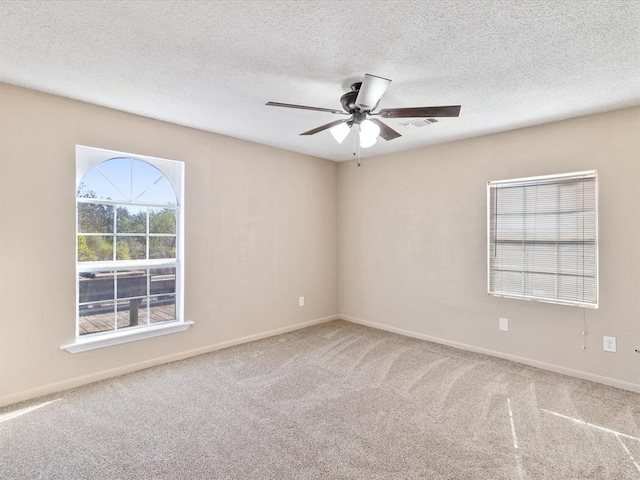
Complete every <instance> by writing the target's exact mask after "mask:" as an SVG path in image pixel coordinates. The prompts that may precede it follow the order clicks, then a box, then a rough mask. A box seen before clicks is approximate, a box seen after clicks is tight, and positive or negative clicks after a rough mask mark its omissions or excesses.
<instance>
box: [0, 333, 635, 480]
mask: <svg viewBox="0 0 640 480" xmlns="http://www.w3.org/2000/svg"><path fill="white" fill-rule="evenodd" d="M43 402H51V403H47V404H44V405H42V404H43ZM38 405H41V406H40V408H35V409H32V410H23V409H25V408H26V409H28V408H29V407H32V406H38ZM639 463H640V395H637V394H633V393H630V392H625V391H622V390H618V389H615V388H609V387H605V386H602V385H598V384H593V383H590V382H585V381H581V380H577V379H574V378H569V377H565V376H562V375H556V374H553V373H549V372H545V371H541V370H537V369H534V368H530V367H527V366H523V365H519V364H515V363H510V362H507V361H503V360H499V359H495V358H491V357H486V356H483V355H477V354H471V353H466V352H463V351H459V350H455V349H451V348H448V347H443V346H440V345H436V344H433V343H428V342H424V341H420V340H414V339H410V338H405V337H401V336H398V335H394V334H390V333H387V332H381V331H377V330H373V329H369V328H366V327H361V326H357V325H353V324H350V323H347V322H342V321H336V322H331V323H327V324H323V325H318V326H315V327H311V328H307V329H304V330H300V331H297V332H293V333H290V334H285V335H281V336H278V337H273V338H269V339H265V340H261V341H258V342H254V343H250V344H246V345H241V346H238V347H234V348H229V349H227V350H223V351H219V352H215V353H212V354H208V355H203V356H200V357H197V358H193V359H189V360H185V361H181V362H177V363H173V364H170V365H164V366H160V367H155V368H152V369H148V370H145V371H142V372H137V373H134V374H130V375H126V376H122V377H119V378H115V379H112V380H107V381H103V382H100V383H96V384H93V385H90V386H87V387H82V388H78V389H75V390H72V391H67V392H63V393H61V394H58V395H53V396H49V397H46V398H41V399H38V400H36V401H30V402H25V403H23V404H19V405H14V406H11V407H7V408H4V409H1V410H0V478H1V479H3V480H4V479H11V480H18V479H29V480H32V479H64V480H74V479H87V480H94V479H95V480H98V479H145V480H149V479H175V480H180V479H185V480H196V479H277V480H288V479H366V480H375V479H385V480H387V479H417V478H420V479H482V480H490V479H516V480H521V479H523V480H524V479H545V480H547V479H549V480H559V479H612V480H618V479H620V480H621V479H635V478H640V467H639V466H638V464H639Z"/></svg>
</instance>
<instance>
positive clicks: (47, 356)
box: [0, 84, 640, 405]
mask: <svg viewBox="0 0 640 480" xmlns="http://www.w3.org/2000/svg"><path fill="white" fill-rule="evenodd" d="M434 128H436V127H434ZM437 128H446V126H445V125H444V124H442V125H440V126H439V127H437ZM639 132H640V108H635V109H627V110H620V111H616V112H611V113H608V114H603V115H595V116H591V117H585V118H579V119H574V120H569V121H566V122H559V123H555V124H550V125H545V126H541V127H536V128H528V129H523V130H518V131H513V132H507V133H504V134H499V135H492V136H486V137H480V138H476V139H471V140H466V141H461V142H455V143H450V144H446V145H440V146H436V147H432V148H426V149H421V150H415V151H410V152H403V153H400V154H393V155H388V156H385V157H378V158H374V159H366V160H364V161H363V166H362V167H360V168H358V167H356V166H355V165H354V164H353V163H343V164H340V165H339V166H338V165H337V164H335V163H333V162H330V161H326V160H321V159H317V158H312V157H306V156H303V155H299V154H295V153H291V152H286V151H282V150H278V149H275V148H270V147H265V146H261V145H257V144H252V143H249V142H244V141H241V140H236V139H232V138H228V137H223V136H219V135H215V134H209V133H205V132H201V131H197V130H193V129H189V128H184V127H179V126H176V125H171V124H168V123H164V122H159V121H155V120H150V119H146V118H142V117H137V116H134V115H129V114H125V113H122V112H118V111H114V110H110V109H106V108H102V107H97V106H92V105H88V104H85V103H82V102H76V101H72V100H68V99H64V98H60V97H56V96H52V95H47V94H43V93H38V92H34V91H31V90H26V89H21V88H17V87H13V86H9V85H4V84H0V405H3V404H7V403H11V402H14V401H18V400H21V399H24V398H29V397H32V396H36V395H39V394H42V393H46V392H49V391H55V390H57V389H60V388H66V387H69V386H72V385H76V384H82V383H86V382H88V381H91V380H95V379H98V378H102V377H107V376H110V375H115V374H118V373H123V372H126V371H129V370H132V369H135V368H141V367H143V366H145V365H151V364H154V363H158V362H162V361H166V360H170V359H175V358H180V357H181V356H187V355H191V354H194V353H197V352H203V351H206V350H208V349H211V348H215V347H216V346H220V345H225V344H229V343H233V342H236V341H242V340H243V339H246V338H247V337H251V336H256V335H257V336H259V335H260V334H263V333H265V332H272V331H274V330H278V329H288V328H294V327H296V326H299V325H301V324H304V323H305V322H313V321H314V320H321V319H326V318H332V316H334V315H335V314H336V313H338V312H339V313H340V315H341V316H342V317H343V318H346V319H350V320H353V321H362V322H369V323H371V324H376V326H380V327H382V328H387V329H391V330H396V331H403V332H405V333H409V334H413V335H416V336H422V337H423V338H432V339H437V340H438V341H442V342H445V343H450V344H455V345H459V346H463V347H464V348H470V349H473V350H480V351H487V352H489V353H493V354H496V355H499V356H505V357H510V358H515V359H518V360H520V361H524V362H527V363H532V364H535V365H541V366H544V367H546V368H551V369H555V370H558V371H564V372H567V373H572V374H576V375H578V376H583V377H586V378H592V379H595V380H598V381H603V382H605V383H613V384H617V385H620V386H624V387H625V388H631V389H635V390H639V391H640V361H639V358H640V354H638V353H635V352H634V349H635V348H638V349H640V193H639V192H640V140H639ZM425 134H428V132H425ZM76 144H83V145H88V146H93V147H99V148H106V149H112V150H119V151H125V152H131V153H138V154H143V155H150V156H157V157H163V158H170V159H178V160H183V161H184V162H185V164H186V198H185V206H186V207H185V208H186V212H185V214H186V235H187V237H186V298H185V300H186V304H185V316H186V319H187V320H193V321H195V322H196V324H195V325H194V326H193V327H192V328H190V329H189V330H188V331H186V332H183V333H179V334H175V335H168V336H164V337H159V338H154V339H149V340H144V341H140V342H135V343H131V344H125V345H120V346H116V347H110V348H105V349H101V350H94V351H90V352H85V353H79V354H70V353H67V352H66V351H61V350H60V349H59V346H60V345H61V344H65V343H69V342H71V341H72V340H73V336H74V322H75V268H74V258H75V251H74V233H75V226H74V221H75V212H74V198H75V192H74V180H75V158H74V148H75V145H76ZM592 168H597V169H598V171H599V187H600V267H601V270H600V296H601V305H600V308H599V309H598V310H583V309H579V308H572V307H566V306H557V305H549V304H543V303H530V302H524V301H518V300H508V299H501V298H494V297H490V296H488V295H487V294H486V200H485V198H486V197H485V196H486V191H485V188H486V182H487V181H489V180H496V179H505V178H516V177H523V176H531V175H542V174H550V173H562V172H570V171H578V170H587V169H592ZM338 232H339V236H338ZM52 252H53V253H52ZM300 295H304V296H305V297H306V306H305V307H304V308H299V307H298V306H297V298H298V296H300ZM338 298H339V302H338ZM583 315H584V317H583ZM498 317H507V318H509V319H510V331H509V332H507V333H505V332H499V331H498ZM583 321H584V322H586V326H587V332H588V334H587V335H586V337H585V343H586V347H587V348H586V349H585V350H582V349H581V346H582V341H583V338H582V334H581V332H582V330H583ZM602 335H613V336H616V337H617V338H618V353H615V354H611V353H605V352H603V351H602Z"/></svg>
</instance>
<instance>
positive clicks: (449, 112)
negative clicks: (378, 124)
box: [375, 105, 460, 118]
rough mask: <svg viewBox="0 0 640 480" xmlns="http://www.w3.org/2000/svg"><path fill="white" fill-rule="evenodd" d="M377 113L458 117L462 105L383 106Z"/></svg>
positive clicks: (393, 115) (382, 114)
mask: <svg viewBox="0 0 640 480" xmlns="http://www.w3.org/2000/svg"><path fill="white" fill-rule="evenodd" d="M375 115H380V116H381V117H382V118H409V117H457V116H458V115H460V105H449V106H446V107H412V108H383V109H382V110H380V111H379V112H378V113H376V114H375Z"/></svg>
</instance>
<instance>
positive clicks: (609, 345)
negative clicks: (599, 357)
mask: <svg viewBox="0 0 640 480" xmlns="http://www.w3.org/2000/svg"><path fill="white" fill-rule="evenodd" d="M602 338H603V339H604V345H603V348H604V351H605V352H615V351H616V337H602Z"/></svg>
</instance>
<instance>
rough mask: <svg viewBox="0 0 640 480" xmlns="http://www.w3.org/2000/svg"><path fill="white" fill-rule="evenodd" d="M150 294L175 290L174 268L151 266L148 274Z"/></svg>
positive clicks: (173, 291)
mask: <svg viewBox="0 0 640 480" xmlns="http://www.w3.org/2000/svg"><path fill="white" fill-rule="evenodd" d="M149 288H150V290H151V292H150V294H151V295H162V294H167V293H175V292H176V268H175V267H170V268H152V269H151V270H150V274H149Z"/></svg>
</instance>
